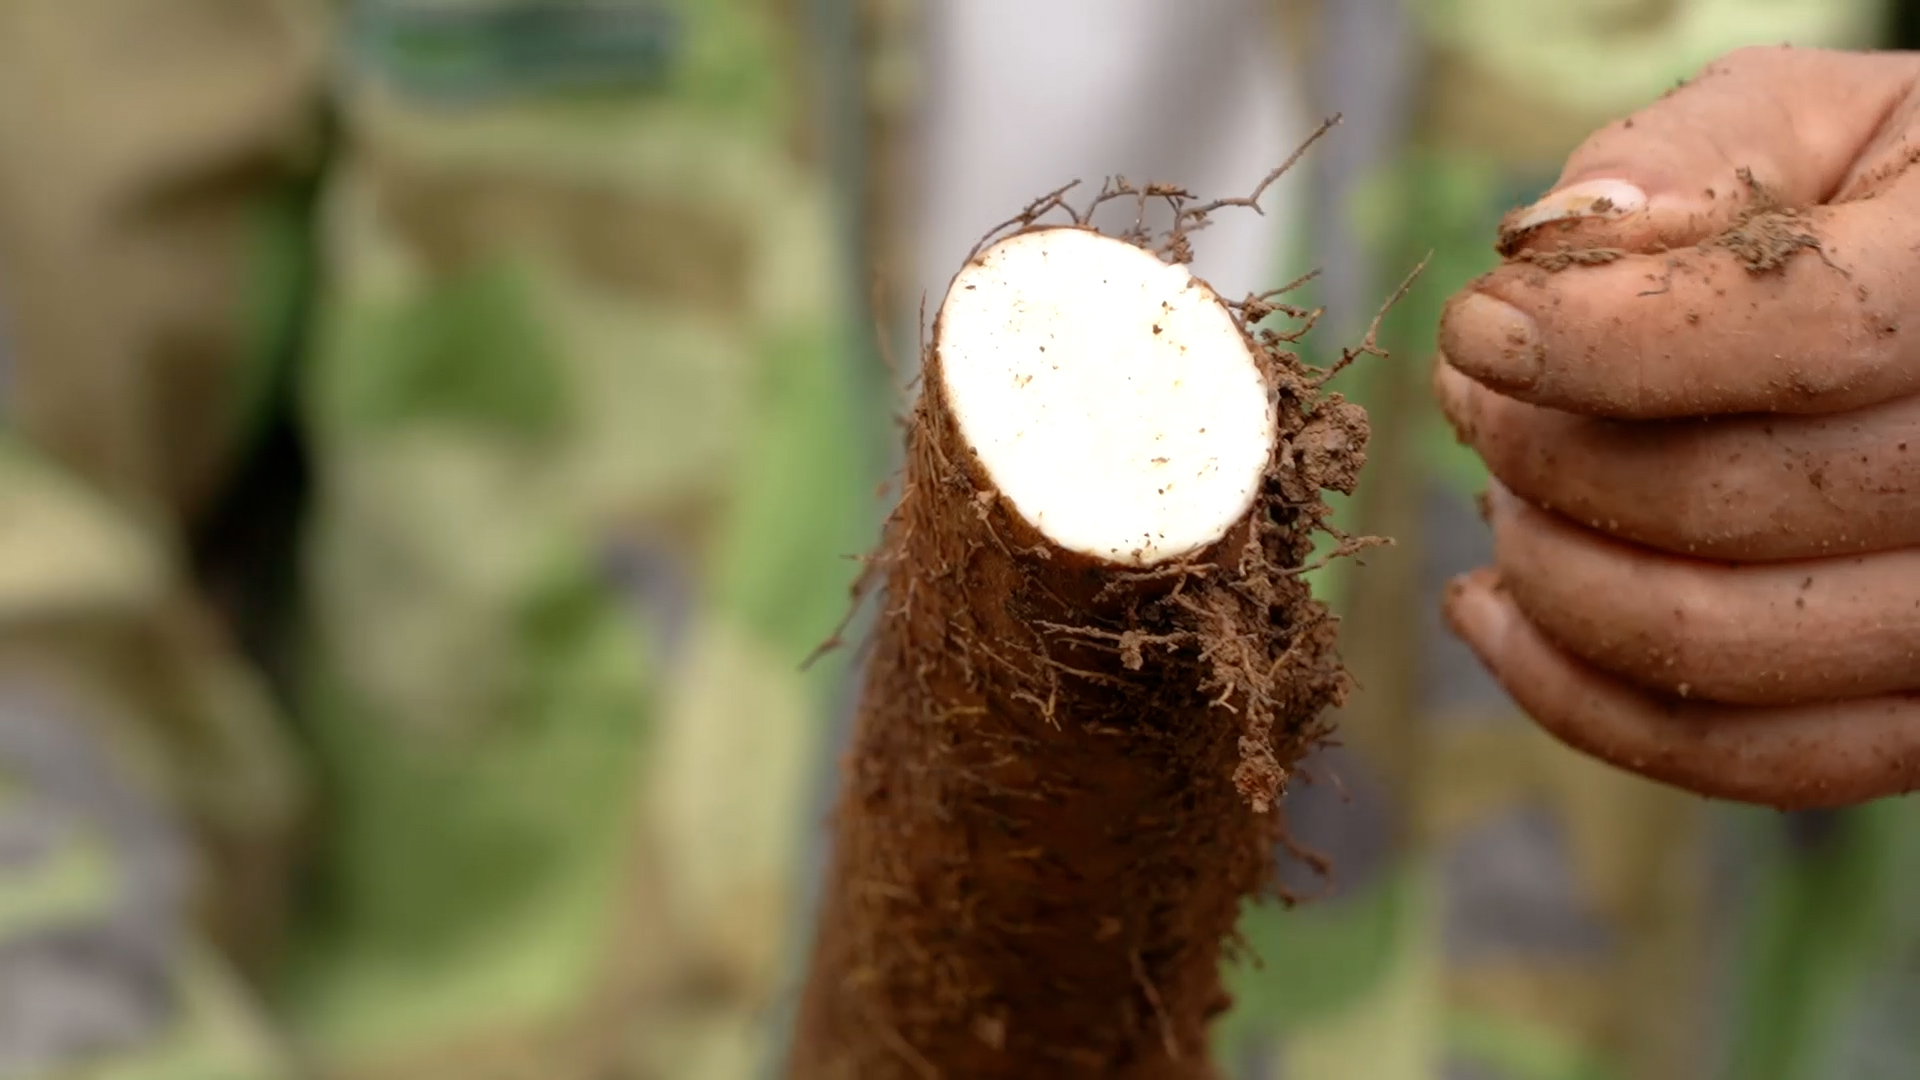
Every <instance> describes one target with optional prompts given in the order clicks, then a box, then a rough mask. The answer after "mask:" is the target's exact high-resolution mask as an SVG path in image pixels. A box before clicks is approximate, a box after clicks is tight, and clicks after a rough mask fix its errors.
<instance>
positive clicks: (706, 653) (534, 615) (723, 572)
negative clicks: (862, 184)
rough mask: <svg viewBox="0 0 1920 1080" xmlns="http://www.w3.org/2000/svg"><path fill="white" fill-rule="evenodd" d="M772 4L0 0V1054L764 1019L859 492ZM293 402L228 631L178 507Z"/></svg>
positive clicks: (616, 1073) (205, 517) (762, 1051)
mask: <svg viewBox="0 0 1920 1080" xmlns="http://www.w3.org/2000/svg"><path fill="white" fill-rule="evenodd" d="M802 29H803V27H802V26H801V24H800V23H799V22H798V16H797V15H794V14H792V13H789V12H787V11H786V10H785V9H784V8H781V7H779V6H778V5H773V4H768V3H757V2H753V0H712V2H702V3H692V2H687V3H666V2H657V3H656V2H648V0H626V2H619V3H587V2H565V3H552V2H517V3H498V2H483V0H363V2H356V3H349V4H343V5H328V4H321V3H304V2H302V0H169V2H168V3H166V4H159V3H155V2H152V0H114V2H111V3H100V4H83V5H71V4H66V3H63V2H59V0H22V2H20V3H13V4H8V5H5V6H4V8H0V304H3V305H4V306H5V309H6V311H7V319H6V324H7V327H8V333H9V339H10V344H11V351H12V356H11V359H10V362H9V364H8V368H7V377H8V381H7V385H6V386H5V388H4V390H3V391H0V395H3V396H0V402H3V403H4V408H5V415H6V422H7V432H8V436H7V441H6V442H5V443H4V444H3V445H0V472H4V474H5V475H4V480H5V483H4V484H0V507H3V508H4V513H0V661H5V663H4V664H0V881H4V882H5V883H6V884H5V887H4V888H0V896H4V900H0V1073H4V1074H5V1075H7V1076H9V1077H11V1076H14V1075H21V1076H30V1077H35V1078H36V1080H37V1078H38V1077H42V1076H44V1077H49V1078H65V1077H76V1078H77V1077H87V1078H94V1077H102V1078H107V1077H111V1078H114V1080H120V1078H126V1080H148V1078H166V1080H172V1078H175V1077H178V1078H180V1080H187V1078H189V1077H191V1078H212V1080H224V1078H232V1080H256V1078H257V1080H266V1078H278V1077H282V1076H307V1075H313V1076H321V1077H387V1076H395V1077H398V1076H405V1077H409V1078H413V1077H426V1078H431V1077H442V1076H444V1077H449V1078H451V1077H459V1078H463V1080H465V1078H478V1077H503V1078H504V1077H535V1076H538V1077H560V1078H565V1077H593V1078H595V1080H599V1078H603V1077H634V1078H641V1077H664V1078H675V1080H678V1078H683V1077H684V1078H691V1080H698V1078H701V1077H714V1078H727V1080H731V1078H734V1077H743V1076H747V1075H751V1074H752V1072H753V1071H754V1069H755V1068H756V1067H758V1065H759V1064H760V1063H761V1062H762V1061H764V1060H765V1059H766V1058H767V1055H768V1054H770V1053H771V1051H772V1049H773V1047H772V1041H773V1039H774V1037H775V1035H776V1034H777V1032H776V1030H775V1028H774V1026H773V1021H774V1019H775V1018H776V1017H777V1012H778V1010H777V1005H778V1001H777V1000H776V998H777V994H778V993H779V991H780V989H781V987H782V986H783V985H784V982H783V977H784V975H785V974H786V972H785V966H786V965H787V963H788V961H789V959H790V954H791V952H792V948H791V944H790V942H789V940H788V939H789V937H790V934H791V932H792V930H793V929H794V928H795V926H796V921H795V920H794V918H793V915H792V912H793V909H794V908H796V907H797V906H798V904H799V899H800V897H799V895H798V892H797V889H796V884H795V883H796V880H797V877H798V875H797V870H798V869H799V868H798V866H797V864H796V859H795V855H794V853H795V852H796V851H798V850H801V844H800V840H801V838H802V837H803V836H804V835H805V833H806V831H807V830H808V828H809V827H810V825H811V821H810V820H809V819H808V818H807V816H806V810H807V808H808V807H809V806H811V801H810V794H811V793H810V792H809V791H808V788H807V786H808V780H809V776H810V774H811V772H812V770H813V769H814V766H815V759H816V757H817V755H818V754H819V753H820V752H821V750H820V745H819V744H820V741H821V737H822V735H823V733H824V730H825V725H824V719H825V716H826V714H827V711H828V709H829V708H831V707H832V706H833V705H834V704H835V703H836V701H837V698H836V694H837V692H838V688H839V685H840V679H839V677H838V676H839V674H840V670H841V668H842V667H843V665H844V661H837V662H830V663H828V664H825V665H822V668H821V669H819V670H816V671H814V672H813V673H812V674H811V675H807V676H802V675H801V674H800V672H799V670H798V667H799V662H800V660H801V659H803V658H804V657H805V655H806V654H807V652H808V651H809V650H810V649H811V647H812V646H813V645H814V644H815V643H816V642H817V641H818V640H819V639H820V638H821V637H822V636H823V635H824V634H825V632H826V631H827V630H829V629H830V628H831V627H832V625H833V623H834V621H835V619H836V618H837V616H838V614H839V610H840V606H841V605H842V603H843V602H844V596H845V585H846V582H847V580H848V579H849V578H850V576H851V566H850V564H848V563H847V562H846V561H845V560H844V559H843V558H842V556H844V555H846V554H847V553H850V552H853V551H856V550H858V549H859V548H860V546H861V545H862V543H863V542H864V540H865V530H864V529H863V527H862V526H863V524H864V523H865V522H866V521H867V520H868V519H869V518H871V516H872V508H871V507H870V506H869V502H870V498H869V492H870V490H871V483H870V481H869V480H868V478H867V476H868V473H869V471H870V470H869V468H868V466H867V464H866V462H865V460H864V458H863V456H862V455H863V454H864V452H865V451H866V448H867V446H868V445H869V443H870V439H869V437H868V436H867V435H865V434H864V429H863V423H865V422H866V418H867V416H868V415H870V413H869V411H868V410H863V409H862V408H861V407H860V404H859V383H858V381H857V376H856V373H855V372H854V371H853V369H852V362H851V358H852V357H854V356H856V355H858V353H857V351H856V350H855V349H853V348H852V347H850V342H851V341H852V336H851V333H850V327H849V321H848V319H847V318H846V317H845V312H846V309H847V304H846V290H845V288H844V287H843V285H842V281H843V274H842V262H841V257H840V255H839V253H838V251H837V243H838V238H837V235H836V232H835V227H834V222H833V220H832V219H831V217H830V214H829V210H830V200H829V198H828V194H827V191H826V189H825V187H824V184H823V180H822V177H821V175H820V173H821V169H820V165H819V162H818V161H817V160H816V158H815V157H814V156H813V155H814V153H815V148H814V143H815V142H816V141H817V140H816V139H815V133H814V132H813V130H812V129H813V128H814V126H815V125H816V124H817V119H818V118H817V117H816V116H814V115H813V114H812V113H811V112H810V111H809V105H808V103H809V101H810V100H811V97H810V95H809V94H808V93H807V92H806V88H807V87H808V85H809V79H810V77H811V76H810V73H809V72H808V71H807V70H806V66H805V63H804V61H805V54H804V51H803V50H802V49H801V48H800V47H799V33H800V31H801V30H802ZM323 121H330V122H324V123H323ZM329 132H331V135H332V137H331V138H324V136H326V135H327V134H328V133H329ZM316 182H317V184H318V189H317V190H318V205H317V213H316V214H314V215H308V214H307V213H306V212H305V210H306V200H305V199H304V197H303V192H304V191H306V190H311V189H313V187H314V184H315V183H316ZM277 429H290V430H292V431H294V432H295V433H297V440H296V441H297V443H298V446H299V448H300V450H301V452H302V453H301V455H300V456H302V457H303V458H304V460H305V462H306V463H307V465H306V469H305V470H303V471H304V473H305V474H306V475H308V476H310V481H308V482H309V483H310V485H311V488H310V494H309V496H308V498H307V499H306V501H305V503H304V504H303V506H302V507H301V513H300V516H299V518H298V524H299V530H298V532H297V534H296V535H294V536H293V537H292V539H293V540H297V551H298V555H299V563H298V581H297V584H298V589H297V594H296V596H295V602H294V603H293V604H291V605H290V606H288V607H287V608H285V610H282V611H280V612H277V613H274V617H271V618H268V619H267V620H266V623H267V624H268V627H269V631H270V632H269V633H268V635H267V636H268V637H269V638H271V639H272V648H271V649H254V648H250V647H249V648H243V647H242V646H243V645H246V646H251V645H253V644H254V642H253V641H252V640H250V639H249V640H246V641H242V640H240V639H238V638H236V636H235V633H234V632H233V629H234V628H233V627H232V625H231V620H229V619H226V618H223V615H224V614H226V613H225V612H224V611H223V610H221V608H220V605H219V602H220V601H221V599H222V596H223V594H221V593H219V591H218V590H215V589H213V588H212V587H211V586H210V584H209V582H210V581H212V580H214V579H217V578H219V577H220V576H221V574H220V571H221V570H222V569H223V568H222V567H221V566H218V565H211V566H210V565H209V563H210V562H213V563H217V562H218V561H219V560H217V559H213V558H212V557H211V556H209V554H208V547H209V545H208V544H207V543H206V542H204V541H205V539H206V536H207V535H208V529H207V527H206V525H207V522H208V521H209V520H210V519H216V518H219V517H220V516H221V514H222V513H224V512H226V510H228V509H230V503H231V499H230V498H228V496H230V495H231V492H232V490H233V489H234V487H235V485H236V484H239V483H240V482H241V480H242V479H243V478H245V477H247V476H249V475H250V474H251V473H253V472H256V471H257V470H255V469H253V468H252V467H253V466H254V465H255V464H256V463H257V461H258V460H259V459H260V458H261V457H262V456H263V455H264V454H265V453H266V452H267V447H268V446H269V444H270V443H271V440H272V434H271V433H272V432H273V431H275V430H277ZM281 479H284V478H281ZM292 482H293V481H291V480H288V481H287V483H292ZM279 486H282V485H281V484H280V483H279V480H278V479H276V478H274V477H272V476H270V477H269V478H268V480H267V481H266V483H265V487H267V488H268V489H276V488H277V487H279ZM246 509H247V507H246V506H242V507H240V510H241V512H242V513H243V514H244V512H245V511H246ZM241 535H252V534H248V533H245V532H244V531H242V533H241ZM246 547H247V546H246V544H245V543H242V544H241V545H240V549H239V553H240V555H241V556H245V557H249V558H251V557H253V556H257V555H258V554H259V553H258V552H252V551H248V550H246ZM243 592H244V590H243ZM263 653H270V654H271V655H272V656H275V657H278V658H280V659H281V661H282V663H281V664H279V665H267V666H265V667H263V666H262V664H261V663H260V661H262V654H263ZM268 672H270V673H272V674H273V675H274V676H276V677H274V678H269V677H268V676H267V674H266V673H268ZM281 674H284V678H281V677H278V676H280V675H281ZM283 916H285V918H284V920H283ZM283 921H285V922H286V924H287V925H284V926H283V925H281V923H282V922H283ZM23 987H27V988H30V989H32V990H33V993H32V994H31V995H28V993H27V990H25V989H22V988H23ZM10 1070H11V1071H10Z"/></svg>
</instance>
